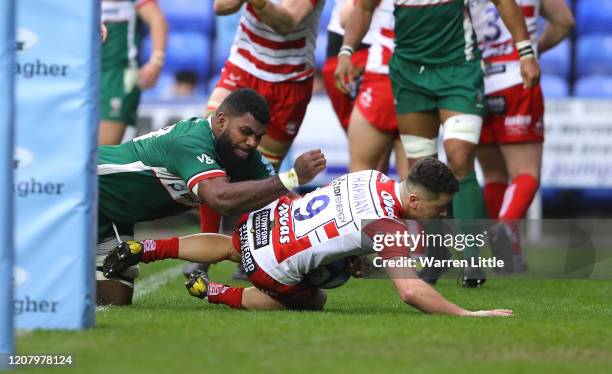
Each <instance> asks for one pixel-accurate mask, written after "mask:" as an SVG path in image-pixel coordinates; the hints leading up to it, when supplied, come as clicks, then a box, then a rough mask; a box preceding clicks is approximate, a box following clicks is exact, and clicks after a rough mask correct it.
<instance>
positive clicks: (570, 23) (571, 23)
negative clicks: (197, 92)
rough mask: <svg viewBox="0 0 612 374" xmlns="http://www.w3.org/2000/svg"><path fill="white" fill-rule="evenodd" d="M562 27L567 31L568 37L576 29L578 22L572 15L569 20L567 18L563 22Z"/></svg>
mask: <svg viewBox="0 0 612 374" xmlns="http://www.w3.org/2000/svg"><path fill="white" fill-rule="evenodd" d="M561 26H562V27H563V28H564V29H565V30H566V32H567V34H566V35H569V34H570V33H571V32H572V30H573V29H574V27H575V26H576V20H575V19H574V17H573V16H572V15H571V14H570V15H568V17H567V18H565V19H564V20H563V22H562V23H561Z"/></svg>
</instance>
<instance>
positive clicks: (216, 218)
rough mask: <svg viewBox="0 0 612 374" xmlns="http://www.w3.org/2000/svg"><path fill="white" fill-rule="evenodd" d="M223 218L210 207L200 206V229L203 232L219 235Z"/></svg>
mask: <svg viewBox="0 0 612 374" xmlns="http://www.w3.org/2000/svg"><path fill="white" fill-rule="evenodd" d="M220 224H221V216H220V215H219V213H217V212H215V211H214V210H212V208H211V207H209V206H208V205H204V204H200V229H201V230H202V232H212V233H218V232H219V226H220Z"/></svg>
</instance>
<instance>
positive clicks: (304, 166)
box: [293, 149, 327, 186]
mask: <svg viewBox="0 0 612 374" xmlns="http://www.w3.org/2000/svg"><path fill="white" fill-rule="evenodd" d="M326 162H327V161H326V160H325V155H324V154H323V152H321V150H320V149H314V150H312V151H308V152H304V153H302V154H301V155H300V157H298V158H297V159H296V160H295V163H294V164H293V169H295V173H296V174H297V176H298V181H299V183H300V186H301V185H304V184H306V183H308V182H310V181H311V180H313V179H314V177H316V176H317V174H319V173H320V172H322V171H323V169H325V165H326Z"/></svg>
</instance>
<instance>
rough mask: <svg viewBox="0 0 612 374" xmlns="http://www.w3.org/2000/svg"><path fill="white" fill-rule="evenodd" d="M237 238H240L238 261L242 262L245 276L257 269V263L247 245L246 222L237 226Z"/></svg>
mask: <svg viewBox="0 0 612 374" xmlns="http://www.w3.org/2000/svg"><path fill="white" fill-rule="evenodd" d="M238 238H239V239H240V253H241V256H240V262H241V263H242V268H243V269H244V272H245V273H246V274H247V276H251V274H253V273H254V272H255V271H256V270H257V265H256V264H255V260H254V259H253V255H252V254H251V249H250V247H249V235H248V229H247V224H246V223H244V224H242V225H240V227H238Z"/></svg>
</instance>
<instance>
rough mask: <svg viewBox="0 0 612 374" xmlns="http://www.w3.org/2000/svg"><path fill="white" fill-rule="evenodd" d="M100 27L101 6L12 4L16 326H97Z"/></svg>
mask: <svg viewBox="0 0 612 374" xmlns="http://www.w3.org/2000/svg"><path fill="white" fill-rule="evenodd" d="M99 22H100V4H99V2H97V1H83V2H81V1H79V2H74V1H70V0H56V1H45V0H31V1H22V2H18V3H17V33H16V39H17V51H16V54H15V58H16V61H15V66H14V72H15V87H16V93H15V104H16V116H17V117H16V120H17V121H16V130H15V132H16V137H15V156H14V157H15V159H14V163H15V170H14V172H15V180H14V201H15V209H16V215H15V227H16V251H15V252H16V256H15V260H16V267H15V274H16V276H15V298H14V301H13V312H14V315H15V321H16V326H17V328H25V329H35V328H61V329H80V328H85V327H90V326H93V325H94V322H95V288H94V284H95V283H94V282H95V272H94V266H95V262H94V253H95V244H96V237H95V236H96V235H95V232H96V229H95V228H96V204H97V201H96V196H97V193H96V192H97V179H96V164H97V162H96V158H97V152H96V150H97V148H96V144H97V142H96V139H97V122H98V114H97V106H98V99H97V98H98V80H99V77H98V74H99V50H100V36H99Z"/></svg>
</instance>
